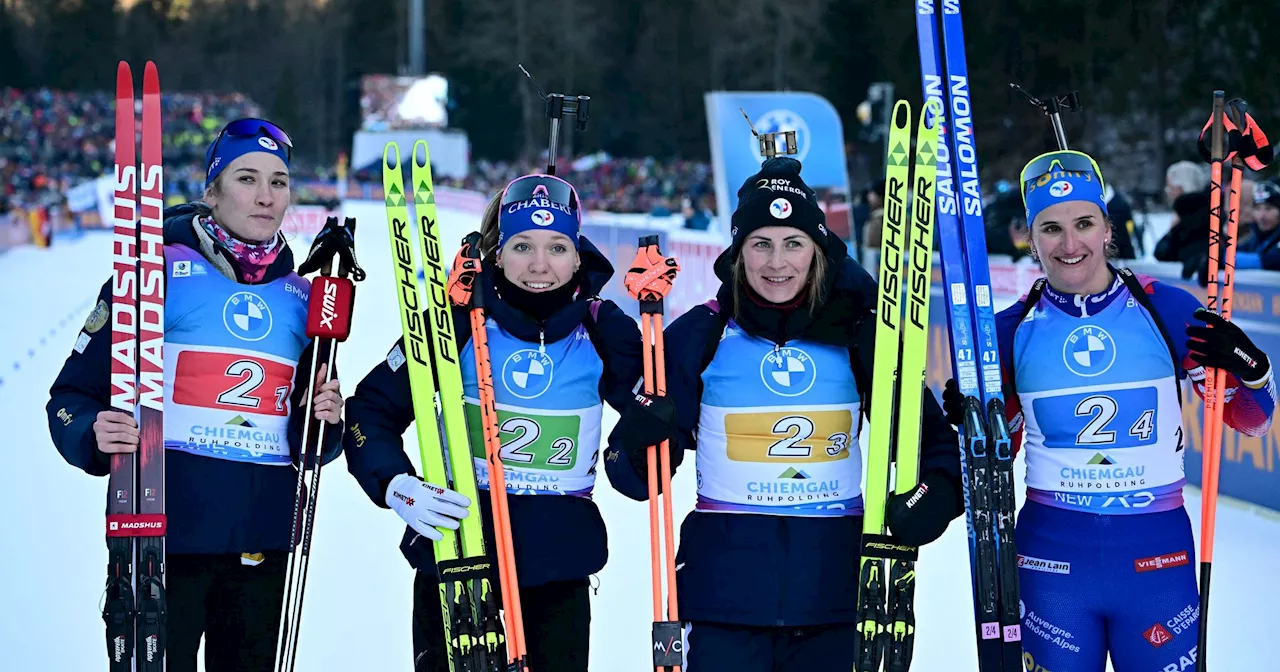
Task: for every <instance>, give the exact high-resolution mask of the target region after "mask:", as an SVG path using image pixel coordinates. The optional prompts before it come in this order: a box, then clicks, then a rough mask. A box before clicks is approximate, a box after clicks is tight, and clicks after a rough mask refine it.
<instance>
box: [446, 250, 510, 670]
mask: <svg viewBox="0 0 1280 672" xmlns="http://www.w3.org/2000/svg"><path fill="white" fill-rule="evenodd" d="M479 270H480V234H478V233H471V234H468V235H467V237H466V238H464V239H463V240H462V247H461V248H460V249H459V250H458V255H457V258H456V259H455V260H454V268H453V273H452V274H451V277H450V280H449V288H448V291H449V297H450V299H451V301H452V302H453V303H454V305H460V306H465V305H467V303H468V302H470V304H471V310H470V311H468V313H469V316H470V318H471V344H472V348H473V349H474V350H475V356H476V387H477V388H478V389H479V393H480V394H479V396H480V424H481V427H482V429H483V435H484V454H485V461H486V462H487V463H488V465H489V503H490V504H491V505H492V508H493V536H494V540H495V545H496V547H497V548H496V553H497V565H498V582H499V585H500V586H502V615H503V619H502V620H503V628H504V630H506V637H507V642H506V645H507V662H508V664H509V665H510V667H508V670H509V671H510V672H529V656H528V649H527V648H526V646H525V640H524V617H523V615H522V614H521V612H520V584H519V580H518V579H517V577H516V559H515V551H514V549H513V547H512V542H511V512H510V509H509V508H508V505H507V480H506V472H505V470H504V469H503V466H502V442H501V440H500V439H499V437H498V410H497V404H496V402H495V401H494V395H493V368H492V366H491V365H490V362H489V335H488V332H486V331H485V328H484V323H485V318H484V292H475V291H473V289H474V288H473V284H474V282H475V277H476V274H477V273H478V272H479Z"/></svg>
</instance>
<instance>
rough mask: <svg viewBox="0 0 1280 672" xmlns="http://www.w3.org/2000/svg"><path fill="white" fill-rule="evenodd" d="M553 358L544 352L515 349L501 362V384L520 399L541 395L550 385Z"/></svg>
mask: <svg viewBox="0 0 1280 672" xmlns="http://www.w3.org/2000/svg"><path fill="white" fill-rule="evenodd" d="M554 372H555V360H553V359H551V356H550V355H548V354H546V353H545V352H538V351H537V350H532V349H525V350H516V351H515V352H513V353H511V355H510V356H509V357H507V361H505V362H503V363H502V385H503V386H504V387H506V388H507V391H508V392H510V393H511V394H514V395H515V396H517V397H520V398H521V399H533V398H535V397H539V396H542V394H543V393H544V392H546V391H547V390H548V389H549V388H550V387H551V376H552V374H553V373H554Z"/></svg>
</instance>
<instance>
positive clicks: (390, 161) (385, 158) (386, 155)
mask: <svg viewBox="0 0 1280 672" xmlns="http://www.w3.org/2000/svg"><path fill="white" fill-rule="evenodd" d="M382 167H383V169H385V170H396V169H398V168H399V167H400V146H399V145H397V144H396V143H395V142H394V141H392V142H388V143H387V145H386V147H383V148H382Z"/></svg>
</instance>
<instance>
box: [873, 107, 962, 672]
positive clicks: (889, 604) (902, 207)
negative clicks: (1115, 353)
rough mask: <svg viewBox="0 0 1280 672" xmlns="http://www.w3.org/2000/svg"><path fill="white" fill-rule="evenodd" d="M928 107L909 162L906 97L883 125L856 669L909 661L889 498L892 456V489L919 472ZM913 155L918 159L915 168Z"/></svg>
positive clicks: (909, 607)
mask: <svg viewBox="0 0 1280 672" xmlns="http://www.w3.org/2000/svg"><path fill="white" fill-rule="evenodd" d="M933 105H934V107H935V114H934V115H932V117H929V116H926V115H923V114H922V115H921V116H920V124H919V130H918V131H917V135H916V149H915V154H914V157H915V158H914V162H909V157H910V156H912V154H911V151H910V149H911V105H910V104H909V103H907V102H906V101H902V100H900V101H898V102H897V104H895V105H894V107H893V118H892V124H891V127H890V130H889V151H888V156H887V161H886V170H885V173H886V174H885V190H884V229H883V233H882V238H881V242H880V270H879V276H880V277H879V288H880V295H879V301H878V302H877V304H878V305H877V310H876V340H875V355H874V357H875V359H874V367H875V370H874V374H873V378H872V383H871V398H872V406H871V427H870V434H869V443H868V445H867V490H866V493H865V496H864V500H863V501H864V503H865V506H864V514H863V519H862V549H861V568H860V571H859V575H858V621H857V632H858V637H857V642H858V644H857V658H856V660H855V663H856V669H857V670H859V671H860V672H879V670H881V669H884V670H886V672H906V671H907V670H908V669H910V667H911V654H912V649H913V646H914V642H915V607H914V600H915V560H916V549H915V548H914V547H912V546H907V545H905V544H902V543H901V542H900V541H898V540H896V539H894V538H893V537H891V536H887V535H886V534H885V533H886V528H885V500H886V498H887V496H888V493H887V492H886V491H887V489H888V487H889V463H890V461H895V462H896V471H895V473H894V492H895V493H897V494H904V493H907V492H910V491H911V490H913V489H914V488H915V487H916V486H917V485H918V482H919V478H920V474H919V462H920V420H921V418H922V408H923V406H922V404H923V400H924V390H925V357H926V355H927V353H928V336H929V288H930V284H931V279H932V274H933V226H934V217H933V213H934V201H935V197H936V183H935V182H936V176H937V165H936V162H935V156H936V154H935V152H936V150H937V145H938V119H939V116H938V114H937V113H938V112H940V111H941V110H940V108H938V106H937V105H938V104H937V103H936V102H935V103H933ZM930 119H932V122H933V123H932V124H930V123H929V121H930ZM911 163H914V165H915V172H914V175H912V174H911ZM909 200H910V202H908V201H909ZM904 290H905V293H906V301H905V302H904V301H903V293H904ZM904 313H905V316H906V322H905V324H904V323H903V316H904ZM899 361H901V367H902V368H901V369H899V368H898V367H899ZM895 420H896V421H897V423H896V428H895V422H894V421H895ZM895 437H896V439H897V440H896V441H894V438H895ZM895 445H896V447H897V450H896V460H895V456H894V452H895V451H894V446H895ZM886 563H888V573H887V581H886ZM882 666H883V667H882Z"/></svg>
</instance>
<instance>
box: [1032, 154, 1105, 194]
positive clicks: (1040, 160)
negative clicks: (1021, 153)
mask: <svg viewBox="0 0 1280 672" xmlns="http://www.w3.org/2000/svg"><path fill="white" fill-rule="evenodd" d="M1062 172H1066V173H1086V174H1090V175H1096V176H1097V177H1098V184H1099V185H1101V186H1102V188H1103V189H1104V190H1105V189H1106V182H1105V181H1104V180H1103V179H1102V169H1101V168H1099V167H1098V163H1097V162H1096V161H1094V160H1093V157H1091V156H1089V155H1088V154H1085V153H1084V152H1077V151H1075V150H1070V149H1063V150H1058V151H1054V152H1046V153H1044V154H1041V155H1040V156H1037V157H1036V158H1034V159H1031V160H1030V161H1028V162H1027V165H1026V166H1025V167H1023V169H1022V178H1021V181H1022V200H1023V202H1024V203H1025V202H1026V200H1027V191H1028V190H1029V189H1030V188H1031V187H1033V186H1037V187H1042V186H1044V185H1046V184H1048V183H1049V181H1050V180H1052V179H1053V174H1054V173H1062Z"/></svg>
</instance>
